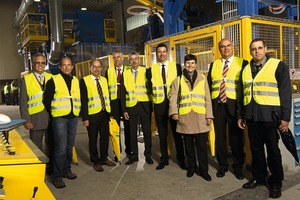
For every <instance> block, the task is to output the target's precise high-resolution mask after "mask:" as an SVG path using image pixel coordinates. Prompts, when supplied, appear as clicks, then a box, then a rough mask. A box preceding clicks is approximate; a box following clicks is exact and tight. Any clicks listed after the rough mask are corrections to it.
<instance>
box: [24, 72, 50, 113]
mask: <svg viewBox="0 0 300 200" xmlns="http://www.w3.org/2000/svg"><path fill="white" fill-rule="evenodd" d="M51 77H52V74H50V73H47V72H44V78H45V84H46V83H47V81H48V80H49V79H51ZM24 80H25V84H26V91H27V96H28V101H27V105H28V113H29V115H33V114H36V113H39V112H42V111H43V110H44V109H45V107H44V104H43V93H44V91H43V90H42V88H41V85H40V84H39V81H38V80H37V79H36V77H35V75H34V73H30V74H27V75H26V76H24Z"/></svg>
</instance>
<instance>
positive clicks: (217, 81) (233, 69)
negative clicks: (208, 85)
mask: <svg viewBox="0 0 300 200" xmlns="http://www.w3.org/2000/svg"><path fill="white" fill-rule="evenodd" d="M242 64H243V59H242V58H238V57H234V58H233V61H232V63H231V65H230V67H229V70H228V72H227V75H226V79H225V87H226V89H225V91H226V97H227V98H229V99H234V100H236V89H237V84H238V81H239V78H240V72H241V70H242ZM222 65H223V63H222V59H218V60H216V61H215V62H214V63H213V66H212V71H211V79H212V91H211V98H212V99H216V98H218V97H219V94H220V86H221V82H222V80H223V77H222V73H223V68H222Z"/></svg>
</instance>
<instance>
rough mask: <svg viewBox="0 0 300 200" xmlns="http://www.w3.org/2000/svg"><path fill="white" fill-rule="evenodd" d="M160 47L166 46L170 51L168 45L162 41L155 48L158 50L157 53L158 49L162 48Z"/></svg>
mask: <svg viewBox="0 0 300 200" xmlns="http://www.w3.org/2000/svg"><path fill="white" fill-rule="evenodd" d="M160 47H165V48H166V50H167V51H168V47H167V45H166V44H165V43H160V44H158V45H157V46H156V49H155V52H156V53H157V49H158V48H160Z"/></svg>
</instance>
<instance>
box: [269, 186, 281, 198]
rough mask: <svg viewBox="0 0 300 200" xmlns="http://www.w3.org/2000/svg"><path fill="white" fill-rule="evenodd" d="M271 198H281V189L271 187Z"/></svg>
mask: <svg viewBox="0 0 300 200" xmlns="http://www.w3.org/2000/svg"><path fill="white" fill-rule="evenodd" d="M269 197H270V198H272V199H278V198H280V197H281V187H278V186H271V189H270V193H269Z"/></svg>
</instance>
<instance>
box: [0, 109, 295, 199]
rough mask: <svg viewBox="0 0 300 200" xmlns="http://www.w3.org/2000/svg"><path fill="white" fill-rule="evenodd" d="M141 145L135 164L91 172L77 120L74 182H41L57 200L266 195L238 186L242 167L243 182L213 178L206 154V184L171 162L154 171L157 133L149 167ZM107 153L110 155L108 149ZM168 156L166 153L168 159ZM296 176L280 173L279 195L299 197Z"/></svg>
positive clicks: (229, 177)
mask: <svg viewBox="0 0 300 200" xmlns="http://www.w3.org/2000/svg"><path fill="white" fill-rule="evenodd" d="M0 113H3V114H6V115H8V116H9V117H11V118H13V119H17V118H20V115H19V110H18V107H17V106H5V105H0ZM24 131H25V129H24ZM121 140H123V135H121ZM143 145H144V144H143V143H142V142H140V143H139V149H140V156H139V160H140V161H139V162H138V163H134V164H132V165H129V166H127V165H125V164H124V163H125V162H126V161H127V158H125V155H124V154H122V155H121V157H122V164H118V165H117V166H115V167H108V166H104V172H100V173H99V172H96V171H95V170H94V169H93V167H92V165H91V163H90V161H89V154H88V140H87V132H86V129H85V128H84V127H83V125H82V122H81V121H79V123H78V129H77V136H76V150H77V151H76V152H77V155H78V161H79V162H78V165H73V166H72V170H73V172H74V173H76V174H77V175H78V178H77V179H75V180H67V179H64V181H65V182H66V184H67V187H66V188H63V189H56V188H55V187H54V186H53V185H52V183H51V179H50V178H49V177H47V180H46V183H47V185H48V187H49V189H50V190H51V191H52V193H53V195H54V196H55V197H56V199H58V200H71V199H72V200H98V199H116V200H119V199H122V200H150V199H151V200H155V199H163V200H171V199H172V200H181V199H190V200H194V199H195V200H196V199H197V200H198V199H201V200H206V199H228V200H229V199H269V197H268V189H267V188H266V187H264V186H263V187H258V188H255V189H253V190H245V189H243V188H241V186H242V184H243V183H245V182H247V179H250V178H251V173H250V172H249V171H248V170H246V169H244V172H245V175H246V178H247V179H244V180H237V179H235V177H234V175H233V174H232V173H231V172H227V173H226V176H225V177H224V178H217V177H216V175H215V174H216V163H215V160H214V158H210V166H209V173H210V175H211V176H212V181H211V182H207V181H205V180H204V179H202V178H201V177H199V176H197V175H194V176H193V177H192V178H187V177H186V171H183V170H181V169H180V168H179V167H178V165H177V164H176V162H175V161H172V160H170V165H169V166H167V167H165V169H163V170H160V171H158V170H156V169H155V167H156V165H157V163H158V161H159V155H160V154H159V141H158V137H157V136H154V137H153V147H152V155H153V156H152V157H153V159H154V161H155V162H154V164H153V165H148V164H147V163H145V160H144V156H143ZM109 154H110V157H111V158H112V150H111V149H110V150H109ZM174 157H175V156H174V155H172V158H174ZM229 159H230V158H229ZM175 160H176V159H175ZM299 180H300V171H299V170H298V171H286V172H285V180H284V182H283V188H282V191H283V192H282V197H281V198H280V199H288V200H289V199H290V200H294V199H299V196H300V181H299Z"/></svg>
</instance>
